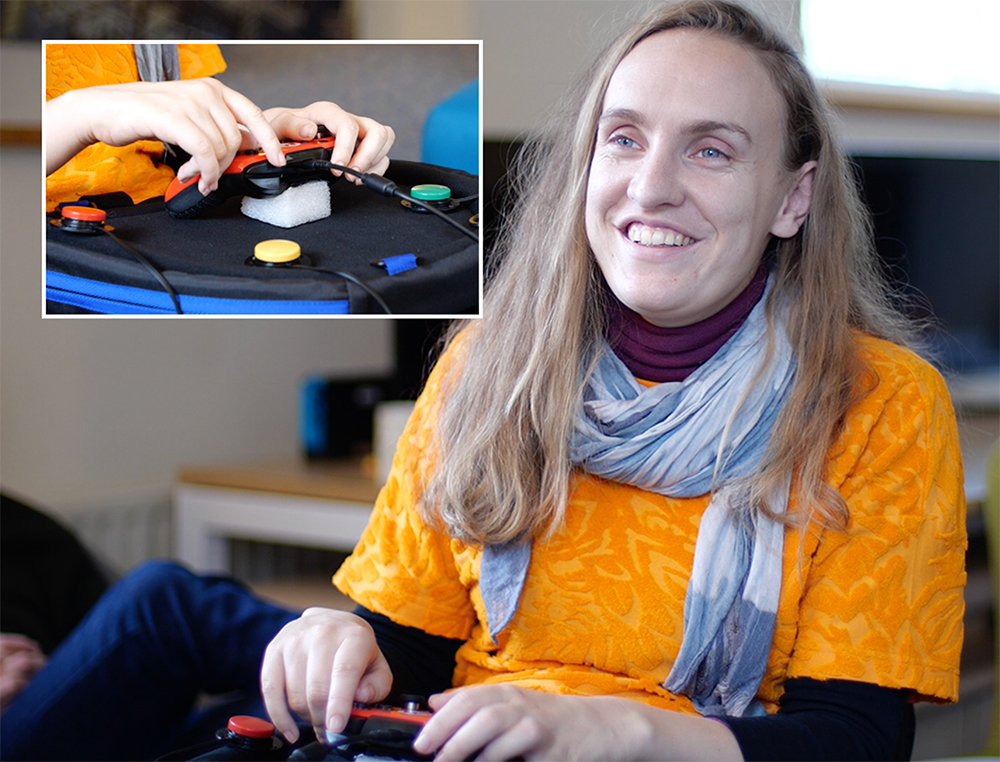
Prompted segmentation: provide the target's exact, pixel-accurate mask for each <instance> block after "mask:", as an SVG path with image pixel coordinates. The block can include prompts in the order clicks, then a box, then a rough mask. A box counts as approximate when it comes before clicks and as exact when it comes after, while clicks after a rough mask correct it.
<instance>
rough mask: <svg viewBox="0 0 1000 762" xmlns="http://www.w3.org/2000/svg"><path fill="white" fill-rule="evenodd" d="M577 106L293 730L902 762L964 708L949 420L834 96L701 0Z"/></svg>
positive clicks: (278, 648) (444, 362)
mask: <svg viewBox="0 0 1000 762" xmlns="http://www.w3.org/2000/svg"><path fill="white" fill-rule="evenodd" d="M574 93H575V98H576V100H575V101H574V102H573V103H571V104H570V105H569V107H568V108H567V110H566V111H565V113H564V115H563V117H562V118H561V119H560V120H557V121H555V122H554V123H553V124H552V125H551V130H550V131H549V132H547V133H546V134H545V135H543V136H541V137H540V138H539V140H538V141H537V143H536V144H535V145H534V146H533V147H532V148H531V149H530V150H529V151H528V152H527V153H526V154H525V155H524V157H523V159H522V162H521V166H520V168H519V169H518V170H517V171H516V172H515V173H514V175H516V176H518V177H519V178H520V179H521V180H522V181H523V191H524V192H523V193H522V194H521V195H520V198H521V199H522V200H521V204H520V206H519V208H518V209H517V211H516V213H515V214H514V215H513V217H512V219H511V220H510V221H509V225H508V227H507V229H506V230H505V231H504V232H503V236H502V239H501V242H500V253H501V255H502V257H501V265H500V267H499V269H498V271H497V273H496V275H495V277H494V278H493V279H492V281H491V282H490V283H489V285H488V287H487V291H486V299H485V302H484V308H483V317H482V319H480V320H470V321H467V322H465V323H462V324H458V325H456V326H455V327H454V329H453V330H452V331H451V333H450V334H449V336H448V340H447V346H446V348H445V350H444V353H443V355H442V356H441V359H440V360H439V361H438V363H437V366H436V367H435V369H434V371H433V372H432V374H431V375H430V378H429V380H428V382H427V385H426V387H425V389H424V391H423V393H422V394H421V397H420V399H419V400H418V401H417V403H416V405H415V408H414V412H413V415H412V417H411V419H410V421H409V422H408V424H407V426H406V428H405V430H404V432H403V434H402V435H401V436H400V438H399V442H398V446H397V451H396V456H395V458H394V460H393V465H392V468H391V471H390V473H389V476H388V480H387V483H386V485H385V487H384V489H383V490H382V491H381V493H380V495H379V497H378V499H377V501H376V504H375V506H374V509H373V511H372V515H371V519H370V523H369V524H368V526H367V528H366V530H365V532H364V533H363V535H362V537H361V540H360V542H359V544H358V546H357V547H356V549H355V550H354V552H353V554H352V555H351V556H350V557H349V558H348V559H347V560H346V561H345V562H344V564H343V566H342V567H341V568H340V570H339V571H338V572H337V574H336V575H335V577H334V582H335V584H336V585H337V586H338V587H339V588H340V590H341V591H342V592H344V593H345V594H347V595H349V596H350V597H351V598H352V599H353V600H354V601H355V602H356V603H357V604H358V607H357V609H356V610H355V611H354V612H353V613H348V612H344V611H333V610H326V609H319V608H312V609H308V610H307V611H305V612H304V613H303V614H302V616H301V617H298V618H296V619H293V620H291V621H289V622H288V624H286V625H284V626H283V627H282V628H281V630H280V632H278V633H277V634H276V635H275V636H274V637H273V639H272V640H270V643H269V645H268V646H267V648H266V651H265V653H264V657H263V665H262V668H261V675H260V682H261V686H262V694H263V698H264V702H265V704H266V706H267V711H268V713H269V714H270V716H271V718H272V720H273V721H274V724H275V726H276V727H277V728H278V729H279V731H280V732H281V733H282V734H283V735H284V736H285V737H286V738H287V739H290V740H295V739H297V738H299V736H300V731H299V728H298V726H297V724H296V722H295V721H294V720H293V717H292V713H295V714H297V715H298V716H299V717H300V718H301V719H302V720H304V721H305V722H306V724H307V725H309V726H312V727H313V728H314V729H315V730H316V731H317V735H318V736H319V737H323V732H324V731H329V732H332V733H340V732H341V731H342V730H343V729H344V728H345V724H346V721H347V718H348V716H349V713H350V711H351V707H352V702H354V701H360V702H372V701H381V700H384V699H388V700H390V701H393V700H399V699H400V698H401V694H405V693H417V694H424V695H430V694H435V695H431V697H430V699H429V704H430V707H431V708H432V709H433V710H434V712H433V716H432V717H431V718H430V719H429V720H428V721H427V722H426V724H425V725H424V726H423V729H422V731H421V732H420V734H419V736H418V737H417V738H416V740H415V741H414V749H415V750H416V751H417V752H419V753H420V754H424V755H434V756H435V758H436V759H439V760H449V759H470V758H477V759H517V758H520V759H546V760H553V759H600V760H606V759H687V760H691V759H712V760H720V759H740V758H744V759H820V758H824V759H906V758H908V757H909V754H910V750H911V747H912V742H913V710H912V703H913V702H916V701H921V700H925V701H937V702H952V701H955V700H956V699H957V695H958V667H959V658H960V653H961V645H962V613H963V600H962V589H963V585H964V582H965V572H964V558H965V542H966V538H965V514H964V508H965V505H964V495H963V489H962V487H963V485H962V470H961V463H960V456H959V450H958V442H957V435H956V427H955V419H954V414H953V412H952V409H951V405H950V401H949V399H948V394H947V391H946V388H945V386H944V383H943V380H942V378H941V376H940V375H939V374H938V373H937V372H936V371H935V370H934V369H933V368H932V367H931V366H930V365H928V364H927V363H926V362H925V361H923V360H922V359H920V358H919V357H918V356H917V355H916V354H915V353H914V352H913V351H911V350H910V349H907V348H905V344H906V342H907V341H908V337H909V331H908V328H907V325H906V323H905V321H904V320H903V319H902V318H901V317H900V316H898V315H897V314H896V313H895V312H893V311H892V309H890V307H889V306H888V304H889V303H888V300H887V298H886V294H885V289H884V287H883V285H882V282H881V281H880V280H879V277H878V268H877V267H876V266H875V265H874V254H873V249H872V246H871V240H870V235H869V227H868V221H867V218H866V217H865V216H864V214H863V213H862V211H861V210H862V207H861V204H860V201H859V200H858V197H857V193H856V190H855V188H854V184H853V178H852V177H851V174H850V172H849V170H848V168H847V166H846V164H845V161H844V159H843V156H842V154H841V152H840V150H839V149H838V146H837V143H836V141H835V140H834V138H833V136H832V134H831V130H830V120H829V117H828V115H827V112H826V109H825V106H824V104H823V102H822V100H821V99H820V97H819V95H818V94H817V91H816V88H815V86H814V84H813V82H812V80H811V79H810V77H809V75H808V73H807V72H806V70H805V69H804V68H803V66H802V64H801V62H800V61H799V59H798V57H797V56H796V55H795V53H794V51H793V50H792V49H791V48H790V47H789V46H788V45H787V44H786V43H785V41H783V40H782V39H781V38H780V37H778V36H777V35H776V34H775V33H773V32H772V31H771V30H770V29H769V28H768V27H766V26H765V25H764V24H762V23H761V21H760V20H759V19H757V18H756V17H755V16H754V15H753V14H751V13H749V12H747V11H746V10H745V9H743V8H742V7H740V6H739V5H734V4H732V3H729V2H724V1H723V0H691V1H689V2H682V3H679V4H676V5H668V6H665V7H663V8H660V9H658V10H656V11H655V12H653V13H651V14H650V15H648V16H647V17H646V18H644V19H642V20H641V21H640V22H639V23H637V24H636V25H635V26H633V27H632V28H630V29H629V30H627V31H626V32H625V33H623V34H622V35H621V36H620V37H619V38H618V39H617V40H616V41H615V42H614V43H613V44H612V45H611V46H610V47H609V48H608V49H607V50H606V51H604V53H603V54H602V55H601V56H600V57H599V58H598V60H597V62H596V64H595V65H594V67H593V68H592V70H591V71H590V73H589V76H588V79H587V83H586V86H585V87H583V88H577V89H576V90H574ZM244 603H245V605H246V606H247V607H248V609H249V610H250V611H252V610H254V609H255V608H256V607H257V606H259V604H250V603H246V602H244ZM268 621H273V620H268ZM213 642H214V639H213ZM154 655H155V656H161V654H159V653H155V652H154ZM163 663H174V661H173V660H170V659H167V660H164V659H163V658H160V659H159V660H158V661H156V664H157V665H158V667H159V668H160V669H162V664H163ZM156 674H158V672H156ZM56 725H57V723H51V722H50V723H49V726H56ZM6 735H7V734H5V736H4V737H5V738H6Z"/></svg>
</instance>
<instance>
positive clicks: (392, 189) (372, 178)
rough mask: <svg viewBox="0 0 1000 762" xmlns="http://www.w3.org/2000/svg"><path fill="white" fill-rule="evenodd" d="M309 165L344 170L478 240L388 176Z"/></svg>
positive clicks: (323, 164) (322, 164) (326, 163)
mask: <svg viewBox="0 0 1000 762" xmlns="http://www.w3.org/2000/svg"><path fill="white" fill-rule="evenodd" d="M310 167H311V168H312V169H336V170H339V171H340V172H346V173H347V174H349V175H354V176H355V177H357V178H359V179H360V180H361V182H362V183H363V184H364V186H365V187H366V188H368V189H369V190H373V191H375V192H376V193H378V194H379V195H382V196H386V197H389V198H392V197H396V198H398V199H401V200H403V201H407V202H409V203H411V204H413V205H414V206H419V207H420V208H421V209H423V210H424V211H427V212H430V213H431V214H434V215H436V216H438V217H440V218H441V219H442V220H444V221H445V222H447V223H448V224H449V225H451V226H452V227H453V228H455V229H456V230H459V231H461V232H462V234H463V235H466V236H468V237H469V238H471V239H472V240H473V241H476V242H477V243H478V242H479V236H478V235H477V234H476V233H475V232H474V231H472V230H469V229H468V228H467V227H465V226H464V225H460V224H459V223H457V222H455V220H453V219H452V218H451V217H449V216H448V215H447V214H445V213H444V212H442V211H441V210H440V209H437V208H435V207H434V206H432V205H431V204H428V203H427V202H426V201H424V200H422V199H418V198H413V197H412V196H410V195H409V194H408V193H404V192H403V191H401V190H400V189H399V186H398V185H396V183H394V182H393V181H392V180H389V179H388V178H385V177H382V176H381V175H376V174H372V173H370V172H363V173H362V172H357V171H355V170H353V169H351V168H349V167H342V166H340V165H339V164H333V163H332V162H329V161H318V160H317V161H313V162H310ZM474 198H477V196H467V197H465V198H462V199H456V201H458V202H462V201H469V200H471V199H474Z"/></svg>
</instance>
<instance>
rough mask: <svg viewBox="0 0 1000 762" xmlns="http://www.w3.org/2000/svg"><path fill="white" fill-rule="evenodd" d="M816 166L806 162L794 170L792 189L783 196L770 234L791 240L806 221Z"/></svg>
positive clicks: (812, 162)
mask: <svg viewBox="0 0 1000 762" xmlns="http://www.w3.org/2000/svg"><path fill="white" fill-rule="evenodd" d="M816 166H817V162H815V161H807V162H806V163H805V164H803V165H802V166H801V167H799V168H798V169H797V170H796V172H795V175H794V180H793V183H792V187H791V189H790V190H789V191H788V195H787V196H785V201H784V203H783V204H782V205H781V210H780V211H779V212H778V216H777V217H775V218H774V225H773V226H772V227H771V233H773V234H774V235H776V236H778V237H779V238H791V237H792V236H794V235H795V234H796V233H798V232H799V228H801V227H802V223H803V222H805V221H806V216H807V215H808V214H809V207H810V206H811V205H812V193H813V179H814V178H815V176H816Z"/></svg>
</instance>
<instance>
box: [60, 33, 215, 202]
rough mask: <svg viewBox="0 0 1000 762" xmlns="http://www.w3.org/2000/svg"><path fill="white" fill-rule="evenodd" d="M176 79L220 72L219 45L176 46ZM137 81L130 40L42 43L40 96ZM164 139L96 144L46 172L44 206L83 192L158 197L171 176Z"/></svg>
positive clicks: (136, 197)
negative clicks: (42, 85)
mask: <svg viewBox="0 0 1000 762" xmlns="http://www.w3.org/2000/svg"><path fill="white" fill-rule="evenodd" d="M177 51H178V57H179V59H180V66H181V79H198V78H199V77H211V76H213V75H215V74H218V73H219V72H221V71H225V69H226V62H225V61H224V60H223V59H222V52H221V51H220V50H219V46H218V45H178V46H177ZM138 81H139V69H138V67H137V66H136V62H135V50H134V48H133V46H132V45H124V44H117V43H106V44H85V45H73V44H70V45H60V44H50V45H46V47H45V100H47V101H48V100H52V99H53V98H57V97H58V96H60V95H62V94H63V93H65V92H67V91H69V90H78V89H80V88H83V87H94V86H97V85H120V84H125V83H128V82H138ZM162 157H163V143H160V142H158V141H155V140H140V141H138V142H136V143H132V144H130V145H127V146H122V147H120V148H116V147H114V146H109V145H105V144H104V143H95V144H94V145H91V146H88V147H87V148H85V149H83V150H82V151H81V152H80V153H78V154H77V155H76V156H75V157H73V158H72V159H70V161H69V162H67V163H66V164H65V165H64V166H62V167H60V168H59V169H58V170H56V171H55V172H53V173H52V174H51V175H49V176H48V178H47V179H46V182H45V201H46V209H47V211H50V212H51V211H52V210H53V209H55V207H56V206H57V205H58V204H61V203H62V202H64V201H76V200H77V199H79V198H81V197H82V196H92V195H98V194H101V193H112V192H114V191H124V192H125V193H127V194H128V195H129V196H130V197H131V198H132V201H134V202H135V203H139V202H140V201H145V200H146V199H148V198H154V197H156V196H162V195H163V194H164V192H166V190H167V186H168V185H170V181H171V180H172V179H173V177H174V172H173V170H172V169H170V168H169V167H168V166H166V165H164V164H161V163H160V159H161V158H162Z"/></svg>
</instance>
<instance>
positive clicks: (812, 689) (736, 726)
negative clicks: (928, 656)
mask: <svg viewBox="0 0 1000 762" xmlns="http://www.w3.org/2000/svg"><path fill="white" fill-rule="evenodd" d="M720 719H722V721H723V722H724V723H726V725H728V726H729V729H730V730H732V731H733V734H734V735H735V736H736V741H737V743H739V745H740V751H741V752H743V758H744V759H746V760H748V762H749V761H751V760H775V761H777V760H799V759H830V760H838V759H840V760H843V759H852V760H863V759H874V760H886V759H892V760H896V759H909V758H910V753H911V751H912V750H913V734H914V728H915V725H914V717H913V705H912V704H910V702H909V698H908V692H907V691H905V690H894V689H891V688H882V687H880V686H878V685H872V684H870V683H858V682H852V681H849V680H825V681H820V680H812V679H809V678H797V679H794V680H789V681H787V682H786V683H785V693H784V695H783V696H782V697H781V702H780V707H779V709H778V712H777V713H776V714H773V715H768V716H766V717H726V718H720Z"/></svg>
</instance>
